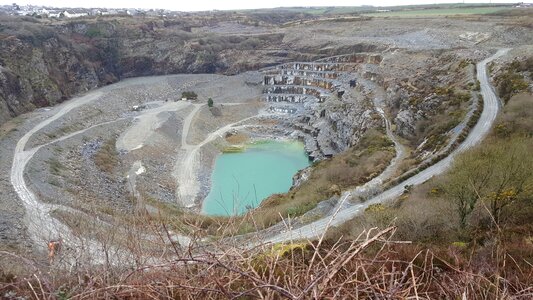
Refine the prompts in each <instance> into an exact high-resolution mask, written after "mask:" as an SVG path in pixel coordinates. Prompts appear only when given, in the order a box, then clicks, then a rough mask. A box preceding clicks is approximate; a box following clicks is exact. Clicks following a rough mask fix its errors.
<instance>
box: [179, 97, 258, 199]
mask: <svg viewBox="0 0 533 300" xmlns="http://www.w3.org/2000/svg"><path fill="white" fill-rule="evenodd" d="M221 104H222V105H241V104H242V103H221ZM203 105H204V104H195V107H194V109H193V111H191V113H189V115H188V116H187V117H186V118H185V120H184V122H183V132H182V135H181V149H180V153H179V154H178V159H177V160H176V165H175V167H174V171H173V172H172V175H173V176H174V178H176V181H177V183H178V188H177V190H176V197H177V199H178V201H179V202H180V204H181V205H182V206H184V207H194V206H195V200H196V197H197V195H198V193H199V191H200V182H199V181H198V178H197V171H198V170H199V169H200V158H199V151H200V149H201V148H202V147H203V146H204V145H206V144H207V143H210V142H212V141H214V140H215V139H217V138H219V137H220V138H221V137H223V135H224V133H226V132H227V131H229V130H231V129H236V128H240V127H237V125H238V124H240V123H242V122H245V121H247V120H250V119H253V118H256V117H257V115H256V116H251V117H248V118H244V119H242V120H240V121H237V122H235V123H231V124H228V125H226V126H223V127H221V128H219V129H217V130H215V131H214V132H212V133H210V134H209V135H208V136H207V137H206V138H205V139H204V140H203V141H202V142H201V143H199V144H197V145H190V144H189V143H187V137H188V136H189V129H190V127H191V124H192V121H193V120H194V117H195V115H196V114H197V113H198V111H200V108H201V107H202V106H203Z"/></svg>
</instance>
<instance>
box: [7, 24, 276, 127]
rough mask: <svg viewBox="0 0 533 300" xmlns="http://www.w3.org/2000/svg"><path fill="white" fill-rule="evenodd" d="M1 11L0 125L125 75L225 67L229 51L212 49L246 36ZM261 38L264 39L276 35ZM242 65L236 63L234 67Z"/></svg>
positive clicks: (242, 41)
mask: <svg viewBox="0 0 533 300" xmlns="http://www.w3.org/2000/svg"><path fill="white" fill-rule="evenodd" d="M3 18H6V19H5V20H1V22H2V26H0V125H1V124H3V123H5V122H6V121H7V120H9V119H10V118H12V117H15V116H17V115H19V114H22V113H25V112H28V111H31V110H33V109H35V108H36V107H44V106H50V105H54V104H57V103H59V102H61V101H64V100H66V99H68V98H70V97H71V96H72V95H74V94H77V93H80V92H84V91H87V90H89V89H93V88H95V87H98V86H102V85H106V84H110V83H113V82H116V81H118V80H119V79H121V78H125V77H135V76H148V75H162V74H172V73H215V72H225V71H226V70H227V69H228V67H227V66H228V65H229V64H234V63H235V59H234V56H232V55H228V54H227V53H226V54H225V55H223V56H222V55H219V52H221V51H223V50H224V49H230V48H238V47H243V46H246V45H243V44H245V43H246V42H247V39H246V38H238V37H236V38H234V39H235V40H232V42H233V43H230V42H229V41H226V40H224V39H213V40H207V39H202V38H200V36H201V35H194V34H191V33H189V32H187V31H185V29H186V28H185V27H186V26H185V25H175V24H166V23H164V22H160V23H155V22H153V21H146V22H145V21H142V20H139V19H137V20H130V21H129V22H131V23H124V22H123V23H121V22H118V21H115V20H109V21H98V20H96V22H94V21H95V20H90V21H87V20H85V21H79V20H78V21H76V20H74V21H69V22H66V23H65V22H57V23H54V22H52V25H50V24H48V23H47V24H44V23H40V21H38V20H36V19H33V18H8V17H3ZM4 21H5V22H4ZM263 38H264V42H265V43H266V42H267V41H270V40H276V39H280V38H282V36H271V35H267V36H266V37H263ZM227 39H230V38H227ZM248 44H249V43H248ZM252 46H254V45H249V46H248V47H252ZM237 55H238V53H235V57H236V56H237ZM247 68H249V66H246V65H243V64H235V66H234V67H233V71H242V70H246V69H247Z"/></svg>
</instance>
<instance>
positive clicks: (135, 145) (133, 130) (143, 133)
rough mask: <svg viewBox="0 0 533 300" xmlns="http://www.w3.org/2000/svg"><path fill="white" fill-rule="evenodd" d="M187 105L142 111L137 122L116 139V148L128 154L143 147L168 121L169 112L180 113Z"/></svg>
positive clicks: (184, 103) (172, 103)
mask: <svg viewBox="0 0 533 300" xmlns="http://www.w3.org/2000/svg"><path fill="white" fill-rule="evenodd" d="M189 105H190V103H188V102H185V101H178V102H168V103H164V104H163V105H161V106H159V107H156V108H152V109H147V110H145V111H143V112H142V113H141V114H140V115H138V116H137V117H135V119H136V121H137V122H136V123H135V124H133V125H132V126H130V127H129V128H128V129H127V130H126V131H124V132H123V133H122V134H121V135H120V137H119V138H118V139H117V148H118V149H120V150H126V151H128V152H129V151H133V150H136V149H139V148H141V147H143V146H144V145H145V144H146V142H147V140H148V139H149V138H150V136H152V134H153V133H154V132H155V131H156V130H157V129H158V128H160V127H161V125H163V123H165V122H166V121H167V120H168V118H169V117H170V114H168V113H169V112H176V111H180V110H182V109H184V108H186V107H188V106H189ZM182 141H183V139H182Z"/></svg>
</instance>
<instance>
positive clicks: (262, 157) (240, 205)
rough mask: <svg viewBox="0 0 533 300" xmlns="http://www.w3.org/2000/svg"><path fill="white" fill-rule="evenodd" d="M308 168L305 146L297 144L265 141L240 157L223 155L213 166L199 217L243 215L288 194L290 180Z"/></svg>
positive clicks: (251, 146) (251, 145) (238, 155)
mask: <svg viewBox="0 0 533 300" xmlns="http://www.w3.org/2000/svg"><path fill="white" fill-rule="evenodd" d="M308 165H309V159H308V157H307V155H306V154H305V150H304V146H303V144H302V143H301V142H296V141H290V142H285V141H284V142H280V141H264V142H260V143H255V144H250V145H248V146H247V147H246V150H245V151H243V152H240V153H223V154H221V155H219V156H218V157H217V160H216V162H215V168H214V170H213V173H212V175H211V191H210V192H209V194H208V195H207V197H206V198H205V200H204V202H203V206H202V213H203V214H207V215H222V216H229V215H238V214H242V213H244V212H246V211H247V210H248V209H250V208H252V207H257V206H258V205H259V204H260V203H261V201H263V200H264V199H265V198H267V197H268V196H270V195H272V194H276V193H285V192H287V191H288V190H289V188H290V187H291V185H292V176H294V174H296V172H298V170H301V169H303V168H305V167H307V166H308Z"/></svg>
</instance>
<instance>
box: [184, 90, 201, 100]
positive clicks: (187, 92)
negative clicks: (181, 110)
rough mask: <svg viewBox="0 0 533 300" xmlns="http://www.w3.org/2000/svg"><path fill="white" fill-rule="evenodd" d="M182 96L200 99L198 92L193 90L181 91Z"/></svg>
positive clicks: (189, 98)
mask: <svg viewBox="0 0 533 300" xmlns="http://www.w3.org/2000/svg"><path fill="white" fill-rule="evenodd" d="M181 98H185V99H188V100H196V99H198V94H196V93H195V92H192V91H185V92H183V93H181Z"/></svg>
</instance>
